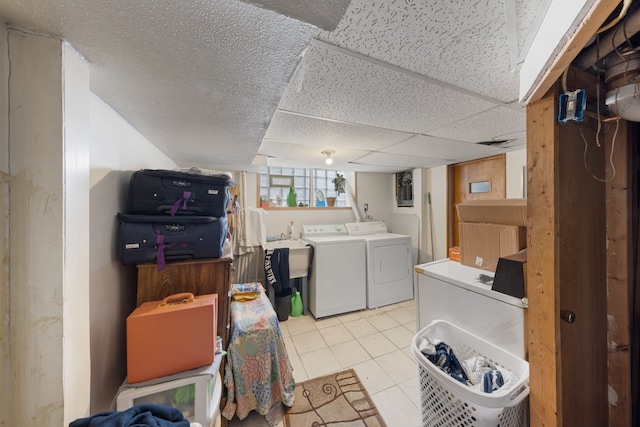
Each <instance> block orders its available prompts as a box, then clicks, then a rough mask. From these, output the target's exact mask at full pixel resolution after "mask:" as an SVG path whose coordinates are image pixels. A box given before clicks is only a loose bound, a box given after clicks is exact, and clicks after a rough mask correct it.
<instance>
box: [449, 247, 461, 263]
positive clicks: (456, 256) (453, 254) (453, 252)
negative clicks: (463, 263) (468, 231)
mask: <svg viewBox="0 0 640 427" xmlns="http://www.w3.org/2000/svg"><path fill="white" fill-rule="evenodd" d="M449 259H450V260H451V261H455V262H460V246H453V247H451V248H449Z"/></svg>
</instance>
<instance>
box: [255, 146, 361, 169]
mask: <svg viewBox="0 0 640 427" xmlns="http://www.w3.org/2000/svg"><path fill="white" fill-rule="evenodd" d="M328 148H330V147H317V146H311V145H304V144H290V143H286V142H281V141H273V140H269V139H264V140H263V141H262V144H260V148H259V149H258V154H261V155H265V156H268V158H269V160H268V164H269V165H273V166H296V167H309V168H327V167H330V168H332V169H340V168H342V166H343V165H345V164H347V163H348V162H351V161H354V160H357V159H359V158H361V157H363V156H364V155H366V154H368V152H367V151H361V150H353V149H351V150H349V149H339V150H336V153H335V154H334V155H333V156H331V157H332V158H333V164H332V165H331V166H327V165H326V163H325V156H324V155H323V154H322V151H323V150H325V149H328ZM291 162H293V164H292V163H291Z"/></svg>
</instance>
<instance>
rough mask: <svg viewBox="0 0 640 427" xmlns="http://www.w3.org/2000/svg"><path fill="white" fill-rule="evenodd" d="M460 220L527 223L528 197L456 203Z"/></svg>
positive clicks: (519, 224) (504, 223)
mask: <svg viewBox="0 0 640 427" xmlns="http://www.w3.org/2000/svg"><path fill="white" fill-rule="evenodd" d="M456 210H457V211H458V218H459V219H460V222H474V223H485V224H503V225H517V226H525V225H527V199H496V200H472V201H468V202H464V203H459V204H457V205H456Z"/></svg>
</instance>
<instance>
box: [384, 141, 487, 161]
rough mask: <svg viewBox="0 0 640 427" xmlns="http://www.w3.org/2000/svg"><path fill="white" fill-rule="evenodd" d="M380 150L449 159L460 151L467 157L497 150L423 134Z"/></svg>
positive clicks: (456, 156) (458, 156)
mask: <svg viewBox="0 0 640 427" xmlns="http://www.w3.org/2000/svg"><path fill="white" fill-rule="evenodd" d="M382 151H383V152H385V153H393V154H404V155H408V156H411V155H413V156H417V157H429V158H432V159H443V160H449V161H452V160H457V159H459V158H461V157H460V156H461V153H464V157H465V158H466V159H469V158H480V157H486V156H491V155H493V154H496V153H497V152H498V150H497V149H496V148H495V147H491V146H487V145H478V144H471V143H468V142H460V141H452V140H450V139H442V138H434V137H431V136H425V135H416V136H414V137H412V138H410V139H408V140H406V141H403V142H400V143H398V144H396V145H394V146H392V147H387V148H385V149H384V150H382Z"/></svg>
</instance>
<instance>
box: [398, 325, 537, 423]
mask: <svg viewBox="0 0 640 427" xmlns="http://www.w3.org/2000/svg"><path fill="white" fill-rule="evenodd" d="M422 337H427V338H429V339H430V340H434V339H438V340H441V341H443V342H445V343H446V344H448V345H449V346H450V347H451V349H452V350H453V352H454V353H455V354H456V357H457V358H458V360H460V361H463V360H466V359H469V358H471V357H474V356H482V357H484V358H485V359H487V360H488V361H490V362H491V363H493V364H494V365H497V366H500V367H502V368H505V369H507V370H509V371H511V372H512V373H514V374H515V375H516V376H517V379H514V381H512V382H511V383H508V384H505V385H503V386H502V387H501V388H500V389H498V390H496V391H494V392H493V393H483V392H481V391H478V390H475V389H473V388H471V387H468V386H466V385H465V384H462V383H460V382H458V381H456V380H455V379H453V378H451V377H450V376H449V375H447V374H446V373H445V372H443V371H442V370H440V368H438V367H437V366H436V365H434V364H433V363H431V362H430V361H429V360H428V359H427V357H426V356H425V355H423V354H422V352H420V350H418V342H419V341H420V339H421V338H422ZM411 350H412V352H413V355H414V357H415V358H416V360H417V361H418V366H419V370H420V393H421V396H420V397H421V404H422V425H423V426H424V427H426V426H429V427H450V426H465V427H522V426H524V425H526V424H525V416H526V403H527V402H526V400H527V399H526V398H527V396H529V363H528V362H527V361H525V360H523V359H521V358H519V357H518V356H516V355H514V354H512V353H509V352H508V351H506V350H504V349H502V348H500V347H497V346H495V345H493V344H491V343H490V342H487V341H486V340H484V339H482V338H479V337H477V336H475V335H473V334H471V333H469V332H467V331H465V330H464V329H462V328H460V327H458V326H456V325H454V324H452V323H449V322H446V321H444V320H435V321H433V322H431V323H430V324H429V325H427V326H426V327H425V328H424V329H422V330H421V331H420V332H418V333H417V334H416V335H415V336H414V337H413V343H412V345H411Z"/></svg>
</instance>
